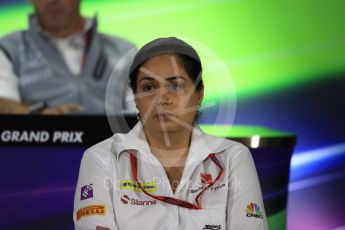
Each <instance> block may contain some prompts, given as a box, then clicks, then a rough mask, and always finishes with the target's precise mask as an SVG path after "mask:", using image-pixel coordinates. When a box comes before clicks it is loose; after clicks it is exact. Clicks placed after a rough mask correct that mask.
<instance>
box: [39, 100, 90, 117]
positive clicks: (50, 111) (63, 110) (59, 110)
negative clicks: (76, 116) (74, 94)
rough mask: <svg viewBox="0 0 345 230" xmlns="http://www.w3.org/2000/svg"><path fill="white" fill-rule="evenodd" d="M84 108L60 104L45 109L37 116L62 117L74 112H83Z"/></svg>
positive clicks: (70, 104)
mask: <svg viewBox="0 0 345 230" xmlns="http://www.w3.org/2000/svg"><path fill="white" fill-rule="evenodd" d="M84 110H85V109H84V107H83V106H81V105H79V104H73V103H68V104H62V105H58V106H54V107H46V108H44V109H42V110H40V111H39V112H38V114H42V115H63V114H68V113H74V112H82V111H84Z"/></svg>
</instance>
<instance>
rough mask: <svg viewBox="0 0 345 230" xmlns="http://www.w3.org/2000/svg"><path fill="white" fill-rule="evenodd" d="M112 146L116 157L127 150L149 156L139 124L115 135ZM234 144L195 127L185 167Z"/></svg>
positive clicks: (149, 152) (148, 148)
mask: <svg viewBox="0 0 345 230" xmlns="http://www.w3.org/2000/svg"><path fill="white" fill-rule="evenodd" d="M113 138H114V142H113V145H112V148H113V151H114V153H115V155H116V157H117V159H118V158H119V156H120V155H121V154H122V153H123V152H126V151H127V150H131V149H134V150H137V151H138V154H144V155H146V156H148V154H149V155H151V151H150V147H149V145H148V142H147V140H146V136H145V133H144V131H143V126H142V123H141V122H138V123H137V124H136V125H135V126H134V127H133V129H132V130H131V131H130V132H129V133H127V134H115V135H114V136H113ZM233 143H234V142H232V141H229V140H226V139H223V138H219V137H215V136H211V135H208V134H206V133H204V132H203V131H202V130H201V129H200V128H199V126H197V125H195V126H194V127H193V130H192V139H191V145H190V149H189V154H188V158H187V162H186V165H188V164H193V163H198V162H200V161H203V160H204V159H205V158H207V157H208V155H209V154H210V153H219V152H222V151H224V150H225V149H227V148H228V147H229V146H231V145H233Z"/></svg>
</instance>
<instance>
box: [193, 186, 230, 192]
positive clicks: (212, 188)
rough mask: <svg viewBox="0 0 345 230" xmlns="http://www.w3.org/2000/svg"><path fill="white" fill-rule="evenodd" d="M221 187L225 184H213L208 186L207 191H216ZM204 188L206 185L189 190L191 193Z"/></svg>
mask: <svg viewBox="0 0 345 230" xmlns="http://www.w3.org/2000/svg"><path fill="white" fill-rule="evenodd" d="M223 187H225V184H220V185H214V186H211V187H209V188H208V189H207V190H208V191H213V192H216V191H218V190H219V189H221V188H223ZM204 188H206V186H200V187H197V188H196V189H191V190H190V192H191V193H196V192H199V191H201V190H202V189H204Z"/></svg>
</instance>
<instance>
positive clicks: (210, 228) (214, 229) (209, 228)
mask: <svg viewBox="0 0 345 230" xmlns="http://www.w3.org/2000/svg"><path fill="white" fill-rule="evenodd" d="M219 229H222V226H220V225H205V227H204V228H203V229H202V230H219Z"/></svg>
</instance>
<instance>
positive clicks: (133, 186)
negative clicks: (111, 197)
mask: <svg viewBox="0 0 345 230" xmlns="http://www.w3.org/2000/svg"><path fill="white" fill-rule="evenodd" d="M140 184H141V186H142V188H143V189H144V190H145V191H147V192H156V191H157V189H158V187H157V182H156V181H141V182H140ZM120 189H121V190H133V191H136V192H142V191H141V189H140V188H139V185H138V183H137V182H136V181H134V180H121V181H120Z"/></svg>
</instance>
